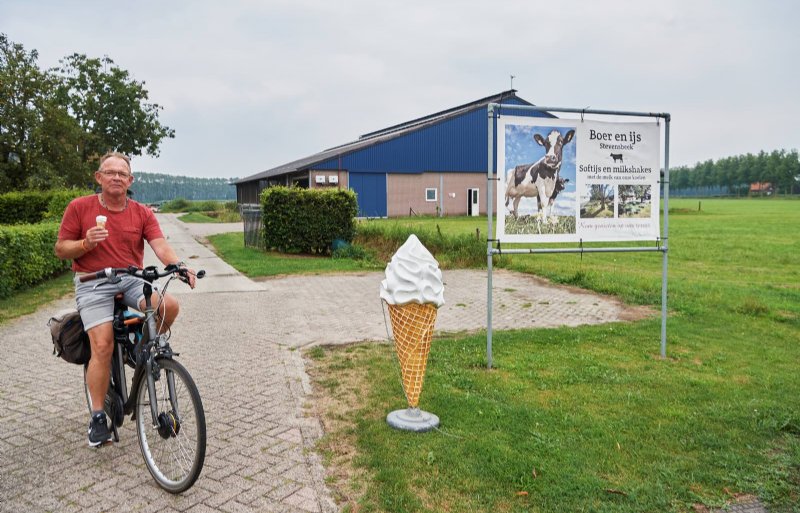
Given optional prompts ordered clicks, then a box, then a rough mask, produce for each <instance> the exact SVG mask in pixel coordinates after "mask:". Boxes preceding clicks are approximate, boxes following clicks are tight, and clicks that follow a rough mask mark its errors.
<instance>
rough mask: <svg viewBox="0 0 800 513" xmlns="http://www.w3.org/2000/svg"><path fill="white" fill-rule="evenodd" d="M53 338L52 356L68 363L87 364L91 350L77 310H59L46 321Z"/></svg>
mask: <svg viewBox="0 0 800 513" xmlns="http://www.w3.org/2000/svg"><path fill="white" fill-rule="evenodd" d="M47 325H48V326H49V327H50V335H51V336H52V337H53V354H54V355H56V356H59V357H61V358H62V359H64V360H65V361H68V362H69V363H76V364H79V365H83V364H85V363H89V358H91V356H92V348H91V346H90V345H89V335H87V334H86V332H85V331H83V321H82V320H81V314H79V313H78V311H77V310H75V309H74V308H73V309H68V310H61V311H60V312H58V313H57V314H55V315H54V316H53V317H51V318H50V320H49V321H47Z"/></svg>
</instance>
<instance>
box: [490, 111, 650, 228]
mask: <svg viewBox="0 0 800 513" xmlns="http://www.w3.org/2000/svg"><path fill="white" fill-rule="evenodd" d="M660 134H661V131H660V127H659V125H658V124H656V123H652V122H651V123H609V122H600V121H588V120H587V121H582V120H568V119H545V118H532V117H522V116H503V117H501V118H499V119H498V120H497V139H498V140H497V170H498V188H497V202H498V203H497V205H498V207H497V233H496V238H497V239H498V240H499V241H500V242H510V243H531V242H581V241H582V242H591V241H632V240H656V239H657V238H658V237H659V210H658V206H659V181H660V174H661V173H660V165H659V163H660V148H661V142H660Z"/></svg>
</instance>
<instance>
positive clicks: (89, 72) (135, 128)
mask: <svg viewBox="0 0 800 513" xmlns="http://www.w3.org/2000/svg"><path fill="white" fill-rule="evenodd" d="M59 62H60V64H61V66H60V67H57V68H54V69H53V70H52V71H53V72H54V73H55V74H56V75H57V76H58V77H59V78H60V82H59V85H58V87H57V88H56V95H57V98H58V101H59V102H60V103H61V104H62V105H64V106H65V107H67V109H68V110H69V112H70V114H71V115H72V116H73V117H74V118H75V119H76V120H77V121H78V124H79V125H80V126H81V128H82V129H83V131H84V133H85V135H84V138H83V141H82V143H81V157H82V159H83V161H84V162H86V161H89V160H92V159H94V158H96V157H98V156H100V155H102V154H103V153H105V152H106V151H109V150H116V151H121V152H123V153H126V154H128V155H142V153H143V152H146V153H147V154H149V155H153V156H158V154H159V145H160V144H161V141H162V140H164V139H165V138H173V137H175V131H174V130H173V129H171V128H169V127H167V126H165V125H162V124H161V122H159V120H158V114H159V112H160V111H161V110H162V109H163V107H161V106H160V105H158V104H156V103H148V102H147V100H148V92H147V90H146V89H145V88H144V85H145V83H144V82H137V81H136V80H134V79H133V78H131V76H130V74H129V73H128V72H127V71H125V70H123V69H121V68H119V67H118V66H117V65H116V64H114V61H113V60H111V59H110V58H108V57H103V58H102V59H91V58H88V57H86V55H83V54H73V55H70V56H69V57H65V58H64V59H62V60H61V61H59Z"/></svg>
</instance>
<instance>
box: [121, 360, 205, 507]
mask: <svg viewBox="0 0 800 513" xmlns="http://www.w3.org/2000/svg"><path fill="white" fill-rule="evenodd" d="M156 364H157V365H158V367H159V371H158V375H157V378H158V379H157V380H156V381H155V394H154V396H153V397H150V396H151V394H150V392H149V391H148V386H147V378H146V377H143V378H142V380H141V381H140V382H139V389H138V391H137V395H136V432H137V434H138V436H139V448H140V449H141V450H142V456H143V457H144V462H145V464H146V465H147V470H149V471H150V474H151V475H152V476H153V479H155V480H156V482H157V483H158V485H159V486H161V487H162V488H164V489H165V490H167V491H168V492H171V493H181V492H183V491H186V490H188V489H189V488H190V487H191V486H192V485H193V484H194V482H195V481H196V480H197V478H198V476H200V471H201V470H202V469H203V461H204V460H205V456H206V418H205V413H204V412H203V404H202V402H201V401H200V392H198V390H197V386H196V385H195V384H194V381H193V380H192V377H191V376H190V375H189V372H188V371H187V370H186V369H185V368H184V367H183V366H182V365H181V364H179V363H178V362H176V361H174V360H169V359H159V360H157V361H156ZM151 401H152V402H153V403H154V404H155V405H156V412H157V417H156V421H155V423H154V422H153V414H152V410H151V408H150V404H151Z"/></svg>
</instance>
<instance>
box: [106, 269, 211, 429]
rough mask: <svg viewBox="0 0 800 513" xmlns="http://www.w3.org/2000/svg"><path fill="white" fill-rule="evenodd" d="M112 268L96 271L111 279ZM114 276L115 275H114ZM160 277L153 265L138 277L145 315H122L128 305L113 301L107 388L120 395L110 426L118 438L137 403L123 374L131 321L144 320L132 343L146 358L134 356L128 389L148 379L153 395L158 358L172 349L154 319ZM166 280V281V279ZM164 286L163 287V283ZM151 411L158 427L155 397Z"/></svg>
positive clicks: (173, 402) (171, 382) (171, 386)
mask: <svg viewBox="0 0 800 513" xmlns="http://www.w3.org/2000/svg"><path fill="white" fill-rule="evenodd" d="M114 272H115V270H113V269H110V268H109V269H106V270H104V271H101V272H99V273H96V275H95V276H96V277H102V273H105V275H106V276H105V277H107V278H109V279H111V277H112V275H114V274H113V273H114ZM200 273H204V271H200ZM200 273H198V275H199V277H201V278H202V276H203V274H200ZM114 276H115V275H114ZM159 277H162V276H161V275H159V273H158V271H157V270H156V269H155V268H146V269H143V270H142V276H141V277H139V279H141V280H142V282H143V283H142V292H143V293H144V300H145V310H144V312H143V313H144V317H143V318H139V317H137V318H135V319H128V320H126V319H125V318H124V315H125V312H126V311H127V309H128V307H127V306H126V305H124V304H123V303H121V302H120V301H116V300H115V303H114V320H113V329H114V350H113V353H112V358H111V380H110V383H109V389H110V390H113V391H114V393H115V394H116V395H117V396H119V398H120V399H121V402H122V405H121V406H122V414H121V415H119V417H118V418H116V417H117V415H114V417H115V418H113V419H112V426H113V431H114V437H115V438H117V439H118V436H117V432H116V428H117V427H118V426H121V425H122V423H123V419H124V417H125V416H126V415H130V414H132V413H133V411H134V408H135V406H136V399H137V398H136V397H135V396H129V394H128V387H127V383H128V382H127V376H126V374H125V359H124V357H123V349H128V350H130V349H133V348H129V347H128V346H127V344H128V343H129V342H130V340H129V338H128V337H129V335H130V331H129V330H130V328H129V326H131V325H132V324H138V323H140V322H142V321H140V320H139V319H142V320H143V322H144V324H143V326H142V328H141V338H140V340H138V341H136V343H135V345H138V346H139V347H138V351H136V352H137V353H138V354H139V355H144V356H146V358H142V357H141V356H139V357H138V358H137V359H136V362H135V367H134V372H133V380H132V382H131V387H130V390H138V389H139V384H140V382H141V380H142V379H147V391H148V394H149V396H150V397H151V398H154V397H156V392H155V382H156V380H157V378H156V376H158V367H157V365H158V360H160V359H164V358H170V359H171V358H172V356H173V355H174V353H173V352H172V349H171V348H170V346H169V343H168V342H167V341H166V339H164V338H162V337H159V333H158V323H157V322H156V308H157V307H155V306H153V302H152V299H151V296H152V294H153V285H152V282H153V281H155V280H156V279H157V278H159ZM168 283H169V282H168ZM165 289H166V287H165ZM167 379H168V380H169V381H168V383H167V386H168V387H169V391H170V403H171V406H172V409H173V411H174V412H175V413H176V414H179V409H178V407H179V405H178V404H177V401H176V400H175V399H174V397H175V383H174V377H173V376H172V375H171V374H170V375H168V378H167ZM150 414H151V416H152V419H151V420H152V423H153V427H158V426H159V422H158V405H157V404H156V402H155V401H153V400H151V401H150Z"/></svg>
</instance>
